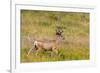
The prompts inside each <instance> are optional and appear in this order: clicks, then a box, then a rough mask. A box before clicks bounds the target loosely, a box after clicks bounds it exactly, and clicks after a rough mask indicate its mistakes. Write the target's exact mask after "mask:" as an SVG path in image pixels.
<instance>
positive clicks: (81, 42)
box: [20, 10, 89, 63]
mask: <svg viewBox="0 0 100 73" xmlns="http://www.w3.org/2000/svg"><path fill="white" fill-rule="evenodd" d="M58 17H60V19H59V20H57V18H58ZM56 26H60V27H63V31H64V32H63V35H64V37H65V40H64V41H63V43H62V44H61V46H60V49H59V52H58V54H54V53H53V54H52V55H51V53H52V52H51V51H46V52H45V51H41V52H40V53H39V54H38V55H37V56H36V55H35V53H33V52H31V53H30V55H29V56H27V53H28V51H29V49H30V48H31V47H32V43H31V42H30V41H28V40H27V37H28V36H30V38H31V39H34V38H35V39H45V38H46V39H53V38H54V34H55V30H56ZM20 51H21V52H20V53H21V57H20V59H21V63H28V62H46V61H66V60H88V59H89V13H80V12H52V11H33V10H21V49H20Z"/></svg>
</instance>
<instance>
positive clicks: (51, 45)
mask: <svg viewBox="0 0 100 73" xmlns="http://www.w3.org/2000/svg"><path fill="white" fill-rule="evenodd" d="M62 33H63V31H61V30H56V34H55V35H56V37H55V39H53V40H33V41H32V42H33V43H32V44H33V45H32V47H31V48H30V49H29V51H28V54H27V56H28V55H29V54H30V52H31V51H32V50H33V51H36V52H37V54H38V52H39V51H40V50H44V51H53V52H55V53H56V54H57V53H58V45H59V44H60V43H61V41H62V40H64V37H63V35H62Z"/></svg>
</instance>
